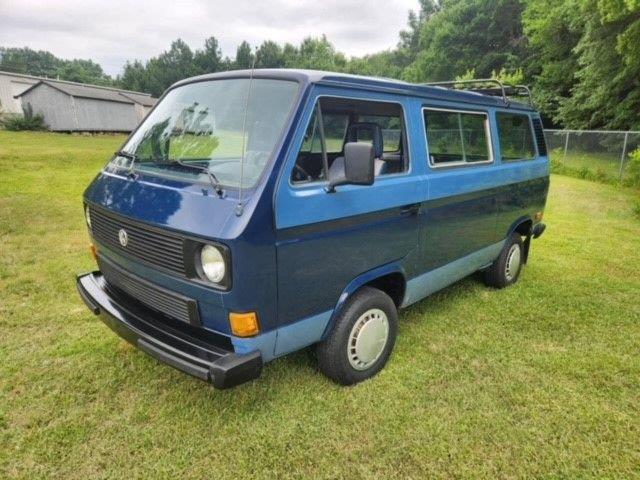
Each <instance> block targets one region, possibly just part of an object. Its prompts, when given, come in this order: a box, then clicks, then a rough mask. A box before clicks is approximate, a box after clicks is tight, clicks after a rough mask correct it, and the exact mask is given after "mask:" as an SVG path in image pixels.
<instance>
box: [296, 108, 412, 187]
mask: <svg viewBox="0 0 640 480" xmlns="http://www.w3.org/2000/svg"><path fill="white" fill-rule="evenodd" d="M318 107H319V110H320V114H319V112H318ZM320 117H321V118H322V125H319V118H320ZM403 118H404V116H403V113H402V106H401V105H400V104H397V103H391V102H371V101H366V100H359V99H350V98H337V97H336V98H333V97H322V99H321V100H320V105H319V106H318V105H316V107H315V108H314V112H313V114H312V115H311V119H310V120H309V124H308V125H307V128H306V131H305V136H304V139H303V142H302V145H301V147H300V151H299V152H298V156H297V159H296V163H295V166H294V168H293V171H292V173H291V182H292V183H294V184H302V183H309V182H319V181H324V180H325V179H326V178H327V172H326V171H325V170H326V169H325V156H326V164H327V167H328V169H329V170H330V171H331V170H332V168H344V159H343V158H342V157H343V154H344V145H345V143H347V142H366V143H369V144H371V145H372V146H373V148H374V152H375V156H376V160H375V162H376V163H375V173H376V175H388V174H391V173H401V172H403V171H406V170H407V169H408V158H407V155H405V153H404V152H405V150H406V148H405V145H406V137H405V131H404V122H403ZM321 126H322V128H320V127H321ZM323 134H324V145H325V147H326V152H323V151H322V135H323ZM336 160H337V161H336ZM334 164H335V165H334Z"/></svg>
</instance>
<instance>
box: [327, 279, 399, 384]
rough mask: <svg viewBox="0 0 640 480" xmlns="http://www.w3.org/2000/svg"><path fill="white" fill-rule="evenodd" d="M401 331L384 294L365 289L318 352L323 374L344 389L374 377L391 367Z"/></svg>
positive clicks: (338, 321) (373, 289) (345, 310)
mask: <svg viewBox="0 0 640 480" xmlns="http://www.w3.org/2000/svg"><path fill="white" fill-rule="evenodd" d="M397 331H398V313H397V310H396V306H395V304H394V303H393V300H391V298H390V297H389V296H388V295H387V294H386V293H384V292H382V291H380V290H378V289H376V288H371V287H363V288H361V289H360V290H358V291H357V292H356V293H354V294H353V296H352V297H351V299H349V300H348V301H347V304H346V305H345V306H344V307H343V308H342V311H341V312H340V313H339V314H338V318H337V319H336V323H335V325H334V328H333V330H332V332H331V333H330V334H329V336H328V337H327V338H326V339H325V340H323V341H322V342H320V343H319V344H318V346H317V348H316V353H317V357H318V366H319V368H320V371H322V373H324V374H325V375H326V376H327V377H329V378H331V379H332V380H333V381H335V382H337V383H340V384H342V385H352V384H354V383H358V382H361V381H363V380H366V379H368V378H371V377H373V376H374V375H375V374H376V373H378V372H379V371H380V370H382V368H383V367H384V365H385V364H386V363H387V360H388V359H389V356H390V355H391V351H392V350H393V346H394V344H395V340H396V334H397Z"/></svg>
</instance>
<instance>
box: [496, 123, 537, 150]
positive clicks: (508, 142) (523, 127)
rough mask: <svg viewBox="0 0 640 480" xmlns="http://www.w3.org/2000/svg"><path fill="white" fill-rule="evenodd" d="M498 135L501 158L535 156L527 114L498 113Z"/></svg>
mask: <svg viewBox="0 0 640 480" xmlns="http://www.w3.org/2000/svg"><path fill="white" fill-rule="evenodd" d="M496 117H497V119H498V136H499V138H500V151H501V153H502V160H506V161H509V160H532V159H534V158H535V157H536V148H535V146H534V144H533V134H532V133H531V122H530V121H529V117H528V116H527V115H518V114H514V113H498V114H497V115H496Z"/></svg>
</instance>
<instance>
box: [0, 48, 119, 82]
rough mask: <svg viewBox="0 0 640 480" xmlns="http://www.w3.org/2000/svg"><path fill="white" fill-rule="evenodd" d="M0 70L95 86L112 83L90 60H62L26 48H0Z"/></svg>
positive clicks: (99, 67) (50, 54) (100, 68)
mask: <svg viewBox="0 0 640 480" xmlns="http://www.w3.org/2000/svg"><path fill="white" fill-rule="evenodd" d="M0 70H4V71H7V72H15V73H22V74H26V75H35V76H38V77H47V78H59V79H60V80H69V81H72V82H81V83H93V84H97V85H111V84H112V83H113V80H112V79H111V77H109V76H108V75H106V74H105V73H104V71H103V70H102V67H101V66H100V65H98V64H97V63H95V62H93V61H92V60H79V59H74V60H63V59H61V58H57V57H56V56H55V55H53V54H52V53H50V52H46V51H43V50H38V51H36V50H32V49H30V48H28V47H24V48H0Z"/></svg>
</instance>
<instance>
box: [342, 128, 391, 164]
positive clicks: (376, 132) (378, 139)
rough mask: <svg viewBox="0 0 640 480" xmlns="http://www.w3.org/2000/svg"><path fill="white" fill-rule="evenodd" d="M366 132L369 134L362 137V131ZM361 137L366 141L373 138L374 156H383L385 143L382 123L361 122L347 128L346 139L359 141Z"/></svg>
mask: <svg viewBox="0 0 640 480" xmlns="http://www.w3.org/2000/svg"><path fill="white" fill-rule="evenodd" d="M364 132H366V133H368V135H366V136H365V138H362V136H361V133H364ZM359 139H361V140H364V141H368V140H371V144H372V145H373V154H374V156H375V157H376V158H382V152H383V143H382V129H381V128H380V125H378V124H377V123H373V122H359V123H352V124H351V125H349V128H347V135H346V141H347V142H357V141H358V140H359Z"/></svg>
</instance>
